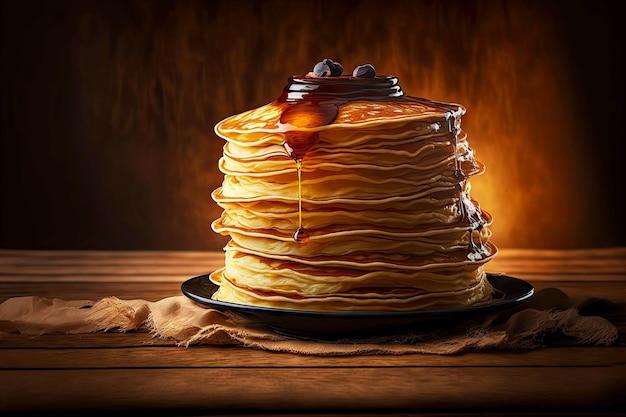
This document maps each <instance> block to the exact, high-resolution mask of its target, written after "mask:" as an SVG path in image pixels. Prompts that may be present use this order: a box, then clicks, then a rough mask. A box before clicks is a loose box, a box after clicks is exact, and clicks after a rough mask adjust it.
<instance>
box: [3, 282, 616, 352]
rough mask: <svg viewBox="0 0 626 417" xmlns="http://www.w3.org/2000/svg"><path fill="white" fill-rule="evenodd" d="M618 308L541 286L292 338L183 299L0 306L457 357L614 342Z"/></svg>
mask: <svg viewBox="0 0 626 417" xmlns="http://www.w3.org/2000/svg"><path fill="white" fill-rule="evenodd" d="M616 308H617V305H616V304H613V303H611V302H609V301H608V300H605V299H598V298H585V299H573V298H570V297H568V296H567V295H566V294H565V293H564V292H562V291H561V290H559V289H556V288H547V289H544V290H541V291H538V292H537V293H535V294H534V295H533V297H531V298H530V299H529V300H527V301H525V302H523V303H521V304H519V305H518V306H516V307H515V308H512V309H507V310H503V311H499V312H496V313H492V314H489V315H484V316H480V317H474V318H471V319H468V320H463V321H459V322H457V323H454V324H451V325H450V326H445V327H441V328H438V329H436V330H428V331H420V330H419V329H416V330H415V331H411V332H409V333H404V334H395V335H387V336H375V337H371V338H363V339H344V340H333V341H322V340H308V339H296V338H289V337H286V336H283V335H279V334H277V333H274V332H273V331H271V330H270V329H267V328H264V327H263V326H262V325H259V324H258V323H252V322H250V321H248V320H246V319H244V318H242V317H238V316H236V315H234V314H233V313H223V312H220V311H217V310H213V309H208V308H205V307H202V306H199V305H198V304H196V303H194V302H193V301H191V300H190V299H188V298H187V297H185V296H182V295H181V296H172V297H168V298H164V299H162V300H159V301H154V302H151V301H146V300H122V299H119V298H116V297H106V298H103V299H100V300H98V301H91V300H62V299H58V298H49V297H36V296H27V297H14V298H9V299H7V300H5V301H4V302H3V303H2V304H0V339H1V338H2V333H7V332H9V333H10V332H13V333H15V332H18V333H21V334H25V335H33V336H36V335H43V334H49V333H73V334H77V333H92V332H113V331H118V332H128V331H142V332H151V333H152V334H153V335H154V337H158V338H164V339H170V340H174V341H175V342H176V344H178V345H180V346H181V347H188V346H191V345H236V346H245V347H250V348H257V349H263V350H269V351H280V352H290V353H299V354H309V355H325V356H332V355H357V354H360V355H375V354H392V355H399V354H408V353H427V354H440V355H445V354H457V353H460V352H463V351H468V350H476V349H524V350H527V349H536V348H539V347H543V346H549V345H554V344H557V345H559V344H568V345H572V344H574V345H604V346H607V345H612V344H614V343H616V341H617V340H618V330H617V328H616V327H615V326H614V325H613V324H612V323H611V322H610V321H609V320H607V319H606V318H604V317H602V316H601V315H600V313H602V312H608V311H614V310H615V309H616Z"/></svg>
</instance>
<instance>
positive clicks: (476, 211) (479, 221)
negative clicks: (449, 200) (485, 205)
mask: <svg viewBox="0 0 626 417" xmlns="http://www.w3.org/2000/svg"><path fill="white" fill-rule="evenodd" d="M448 130H449V131H450V133H452V137H453V141H452V146H453V149H454V177H455V178H458V179H461V181H460V182H459V184H458V187H459V213H460V215H461V221H463V220H467V222H468V223H469V228H468V230H467V231H468V235H469V247H468V249H469V251H470V256H476V254H479V255H480V254H486V250H485V246H484V242H483V238H482V235H481V232H482V230H483V228H484V227H485V220H484V219H483V216H482V212H481V210H480V208H478V207H476V206H475V205H474V204H473V203H471V202H470V204H471V205H472V210H469V209H468V207H467V205H466V202H465V200H466V199H467V198H468V197H467V195H466V193H465V191H464V188H465V180H464V178H466V173H465V172H464V171H463V168H462V167H461V162H460V160H459V159H460V158H459V154H458V143H459V129H458V128H457V125H456V118H454V117H448ZM474 232H477V235H478V244H477V243H476V242H475V240H474V234H475V233H474Z"/></svg>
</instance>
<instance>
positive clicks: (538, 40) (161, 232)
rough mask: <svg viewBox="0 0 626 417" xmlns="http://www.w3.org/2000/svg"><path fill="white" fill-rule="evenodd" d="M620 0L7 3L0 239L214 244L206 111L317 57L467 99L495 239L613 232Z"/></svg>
mask: <svg viewBox="0 0 626 417" xmlns="http://www.w3.org/2000/svg"><path fill="white" fill-rule="evenodd" d="M624 3H626V2H620V1H593V2H592V1H587V2H581V1H493V0H492V1H474V0H466V1H457V0H446V1H396V0H386V1H360V2H359V1H349V0H343V1H335V2H332V1H318V0H307V1H293V2H289V1H242V0H227V1H208V0H205V1H200V0H184V1H173V0H169V1H165V0H154V1H147V0H145V1H139V0H108V1H105V0H100V1H95V0H93V1H87V0H85V1H69V0H56V1H52V0H50V1H43V0H39V1H34V0H4V1H2V2H1V3H0V4H1V6H0V7H1V13H2V17H1V19H2V29H1V30H2V39H1V48H2V49H1V62H2V63H1V66H2V74H1V80H2V88H1V95H2V102H1V103H2V108H1V110H2V112H1V114H2V120H1V123H0V129H1V137H0V139H1V148H0V158H1V159H0V162H1V165H0V181H1V194H0V198H1V205H0V210H1V211H0V247H2V248H15V249H17V248H32V249H150V250H152V249H154V250H177V249H180V250H219V249H221V247H222V245H223V244H224V243H225V240H224V238H222V237H220V236H217V235H215V234H214V233H213V232H212V231H211V229H210V222H211V221H212V220H213V219H214V218H215V217H217V216H218V214H219V208H218V207H217V206H216V205H215V204H214V203H213V202H212V200H211V198H210V192H211V191H212V190H213V189H214V188H215V187H217V186H218V185H219V184H220V182H221V175H220V173H219V172H218V171H217V168H216V167H217V160H218V158H219V156H220V155H221V147H222V141H221V140H220V139H218V138H217V137H216V136H215V135H214V133H213V126H214V125H215V123H216V122H218V121H219V120H220V119H222V118H224V117H226V116H229V115H231V114H234V113H238V112H241V111H244V110H247V109H250V108H253V107H257V106H259V105H262V104H265V103H267V102H269V101H272V100H274V99H275V98H277V97H278V95H279V94H280V92H281V89H282V88H283V86H284V85H285V83H286V80H287V78H288V77H289V76H290V75H293V74H302V73H305V72H307V71H309V70H310V69H312V67H313V65H314V64H315V63H316V62H317V61H319V60H321V59H322V58H332V59H335V60H337V61H339V62H341V63H342V64H343V65H344V67H345V69H346V71H345V72H351V71H352V68H354V67H355V66H356V65H359V64H362V63H365V62H371V63H372V64H373V65H374V66H375V67H376V69H377V71H378V73H379V74H393V75H397V76H398V77H399V78H400V82H401V85H402V87H403V89H404V90H405V92H407V93H408V94H410V95H418V96H425V97H429V98H432V99H436V100H444V101H453V102H458V103H461V104H463V105H464V106H465V107H466V108H467V110H468V112H467V115H466V116H465V117H464V118H463V127H464V129H465V130H466V131H467V132H468V134H469V140H470V144H471V145H472V147H473V148H474V149H475V151H476V155H477V157H478V159H480V160H481V161H483V162H484V163H485V164H486V166H487V172H486V173H485V174H484V175H483V176H482V177H479V178H477V179H475V180H474V181H473V189H472V195H473V196H475V197H476V198H477V199H478V200H479V201H480V203H481V206H482V208H483V209H485V210H487V211H489V212H491V213H492V214H493V216H494V218H495V224H494V227H493V230H494V241H495V242H496V244H498V245H499V246H501V247H516V248H531V247H532V248H586V247H603V246H617V245H620V246H624V245H626V233H625V227H624V222H623V221H622V220H621V219H622V217H621V210H622V207H623V205H621V204H620V203H619V201H620V200H621V198H620V197H621V194H623V191H621V184H622V183H623V174H622V171H621V170H620V171H618V167H622V166H623V165H624V163H623V162H622V161H621V154H622V153H623V150H622V141H621V140H620V139H621V138H622V136H623V132H622V126H621V122H622V119H623V117H624V116H623V115H622V107H623V105H622V99H623V97H624V92H625V91H624V90H625V89H624V69H625V67H624V66H623V65H621V64H619V63H620V62H621V61H622V60H623V58H624V50H625V48H624V47H623V45H622V44H621V40H620V39H621V36H620V34H621V32H622V29H623V27H622V26H623V24H622V22H621V20H622V19H623V16H624V11H625V10H624V9H625V6H624ZM618 140H619V141H618Z"/></svg>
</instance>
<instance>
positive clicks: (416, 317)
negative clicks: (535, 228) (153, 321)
mask: <svg viewBox="0 0 626 417" xmlns="http://www.w3.org/2000/svg"><path fill="white" fill-rule="evenodd" d="M487 278H488V279H489V282H490V283H491V285H492V286H493V287H494V288H495V289H496V290H497V291H498V292H499V293H500V294H501V297H500V298H499V299H498V300H496V301H494V302H492V303H489V304H485V305H479V306H474V307H466V308H454V309H440V310H416V311H398V312H395V311H392V312H384V311H381V312H359V311H356V312H320V311H307V310H288V309H282V308H271V307H257V306H250V305H244V304H236V303H228V302H224V301H216V300H212V299H211V296H212V295H213V293H214V292H215V291H217V289H218V286H217V285H215V284H214V283H212V282H211V281H210V280H209V275H208V274H207V275H200V276H197V277H194V278H191V279H189V280H187V281H185V282H183V284H182V285H181V290H182V292H183V294H185V295H186V296H187V297H189V298H190V299H192V300H193V301H195V302H197V303H199V304H201V305H203V306H206V307H211V308H214V309H216V310H220V311H228V312H234V313H238V314H240V315H242V316H244V317H245V318H247V319H249V320H252V321H254V322H258V323H262V324H264V325H266V326H267V327H269V328H270V329H272V330H273V331H275V332H277V333H280V334H282V335H285V336H290V337H296V338H312V339H324V340H330V339H339V338H362V337H370V336H378V335H388V334H394V333H406V332H419V331H424V330H428V329H432V328H433V327H439V328H441V326H444V325H445V326H450V325H454V324H455V323H459V322H461V321H464V320H466V319H468V318H474V317H476V315H480V314H485V313H491V312H494V311H497V310H503V309H505V308H509V307H512V306H515V305H517V304H519V303H521V302H522V301H525V300H527V299H528V298H530V297H531V296H532V295H533V294H534V292H535V290H534V288H533V286H532V285H531V284H529V283H528V282H526V281H523V280H521V279H519V278H513V277H510V276H507V275H492V274H487Z"/></svg>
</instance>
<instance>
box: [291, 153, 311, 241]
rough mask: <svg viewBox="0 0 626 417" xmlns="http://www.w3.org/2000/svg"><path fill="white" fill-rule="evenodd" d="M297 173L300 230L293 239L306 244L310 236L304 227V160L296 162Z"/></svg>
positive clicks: (297, 230)
mask: <svg viewBox="0 0 626 417" xmlns="http://www.w3.org/2000/svg"><path fill="white" fill-rule="evenodd" d="M296 171H297V172H298V229H296V232H295V233H294V234H293V239H294V240H295V241H296V242H298V243H306V242H307V241H308V240H309V234H308V232H307V231H306V229H305V228H304V226H303V225H302V160H301V159H297V160H296Z"/></svg>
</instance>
